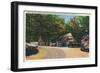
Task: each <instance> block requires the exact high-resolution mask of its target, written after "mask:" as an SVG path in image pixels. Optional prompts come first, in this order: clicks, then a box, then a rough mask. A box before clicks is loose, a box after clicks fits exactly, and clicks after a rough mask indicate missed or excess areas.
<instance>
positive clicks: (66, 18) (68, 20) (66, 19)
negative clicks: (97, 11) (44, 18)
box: [59, 15, 75, 24]
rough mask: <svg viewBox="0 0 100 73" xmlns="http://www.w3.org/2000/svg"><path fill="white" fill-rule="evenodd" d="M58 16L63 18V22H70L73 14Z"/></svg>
mask: <svg viewBox="0 0 100 73" xmlns="http://www.w3.org/2000/svg"><path fill="white" fill-rule="evenodd" d="M59 17H61V18H63V19H64V22H65V24H66V23H68V22H70V21H71V19H73V18H74V17H75V16H71V15H60V16H59Z"/></svg>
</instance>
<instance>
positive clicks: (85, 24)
mask: <svg viewBox="0 0 100 73" xmlns="http://www.w3.org/2000/svg"><path fill="white" fill-rule="evenodd" d="M66 31H67V33H69V32H70V33H72V35H73V36H74V38H75V39H76V41H77V42H78V43H80V42H81V39H82V37H83V36H84V35H87V34H89V16H75V17H74V18H73V19H72V20H71V21H70V22H69V23H67V24H66Z"/></svg>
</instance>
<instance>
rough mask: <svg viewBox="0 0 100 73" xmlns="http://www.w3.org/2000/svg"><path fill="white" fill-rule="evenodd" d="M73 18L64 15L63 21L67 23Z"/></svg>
mask: <svg viewBox="0 0 100 73" xmlns="http://www.w3.org/2000/svg"><path fill="white" fill-rule="evenodd" d="M73 18H74V16H64V22H65V23H68V22H70V20H71V19H73Z"/></svg>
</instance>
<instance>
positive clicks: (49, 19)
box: [26, 14, 65, 45]
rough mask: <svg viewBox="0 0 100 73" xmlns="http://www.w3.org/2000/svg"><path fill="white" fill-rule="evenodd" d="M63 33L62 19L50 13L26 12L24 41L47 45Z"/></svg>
mask: <svg viewBox="0 0 100 73" xmlns="http://www.w3.org/2000/svg"><path fill="white" fill-rule="evenodd" d="M64 33H65V27H64V19H63V18H60V17H59V16H57V15H50V14H26V42H31V41H39V40H40V39H41V41H42V42H40V41H39V43H40V44H42V45H43V44H44V45H49V43H50V42H53V41H55V40H56V39H57V38H58V37H59V36H60V35H61V34H64Z"/></svg>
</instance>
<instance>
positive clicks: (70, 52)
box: [26, 46, 89, 60]
mask: <svg viewBox="0 0 100 73" xmlns="http://www.w3.org/2000/svg"><path fill="white" fill-rule="evenodd" d="M38 49H39V53H37V54H36V55H31V56H28V57H26V60H35V59H55V58H84V57H89V53H88V52H83V51H81V50H80V48H63V47H43V46H42V47H39V48H38Z"/></svg>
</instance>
